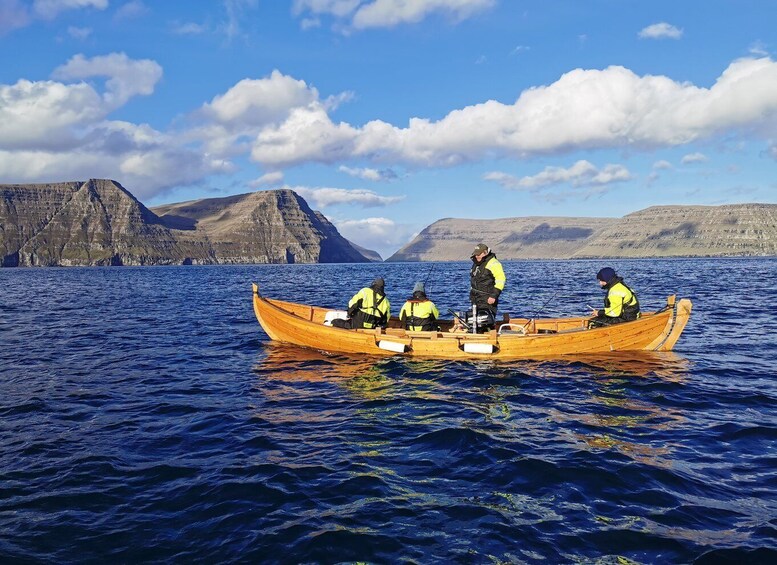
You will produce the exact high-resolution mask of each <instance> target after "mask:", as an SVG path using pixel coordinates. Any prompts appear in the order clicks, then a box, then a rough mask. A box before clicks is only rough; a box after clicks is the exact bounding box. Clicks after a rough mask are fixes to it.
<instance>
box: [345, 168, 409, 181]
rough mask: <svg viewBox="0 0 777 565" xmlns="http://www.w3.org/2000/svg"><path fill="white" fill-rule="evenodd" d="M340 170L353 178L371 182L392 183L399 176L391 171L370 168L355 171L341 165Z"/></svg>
mask: <svg viewBox="0 0 777 565" xmlns="http://www.w3.org/2000/svg"><path fill="white" fill-rule="evenodd" d="M338 170H339V171H340V172H343V173H345V174H347V175H350V176H352V177H357V178H360V179H364V180H371V181H374V182H380V181H391V180H395V179H396V178H397V174H396V173H395V172H394V171H392V170H391V169H383V170H378V169H370V168H361V169H358V168H357V169H354V168H351V167H346V166H345V165H341V166H340V167H338Z"/></svg>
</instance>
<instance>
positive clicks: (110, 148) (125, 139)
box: [0, 122, 231, 199]
mask: <svg viewBox="0 0 777 565" xmlns="http://www.w3.org/2000/svg"><path fill="white" fill-rule="evenodd" d="M0 171H2V172H3V177H4V178H13V179H19V182H49V181H51V179H63V178H66V179H73V180H86V179H88V178H112V179H116V180H118V181H119V182H121V183H122V184H123V185H125V186H126V187H128V188H129V189H130V190H131V191H132V193H133V194H134V195H135V196H137V197H138V198H140V199H143V198H145V197H150V196H152V195H154V194H156V193H158V192H161V191H163V190H165V189H168V188H172V187H175V186H181V185H186V184H191V183H193V182H197V181H199V180H201V179H202V178H203V177H205V176H207V175H209V174H216V173H225V172H230V171H231V167H230V165H229V164H228V163H225V162H219V161H214V160H209V159H207V158H205V157H203V155H202V154H200V153H199V152H196V151H191V150H188V149H186V148H182V147H179V146H177V145H176V144H175V142H174V140H172V139H170V138H169V137H168V136H166V135H164V134H161V133H160V132H157V131H155V130H153V129H152V128H150V127H148V126H135V125H133V124H127V123H125V122H103V123H102V125H101V126H100V127H95V128H93V129H92V130H91V131H90V132H89V135H88V139H82V140H80V145H78V146H75V147H71V148H69V149H68V150H67V151H54V150H46V149H30V150H15V151H5V150H2V149H0Z"/></svg>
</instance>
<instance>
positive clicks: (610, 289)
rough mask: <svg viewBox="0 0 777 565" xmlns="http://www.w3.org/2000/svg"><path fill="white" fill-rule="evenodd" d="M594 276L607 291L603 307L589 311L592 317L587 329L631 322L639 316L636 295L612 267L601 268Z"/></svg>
mask: <svg viewBox="0 0 777 565" xmlns="http://www.w3.org/2000/svg"><path fill="white" fill-rule="evenodd" d="M596 278H597V279H599V286H601V287H602V289H603V290H605V291H607V296H606V297H605V298H604V308H603V309H601V310H593V311H592V312H591V313H592V314H593V315H594V317H593V318H591V319H590V320H588V327H589V329H590V328H598V327H601V326H609V325H612V324H619V323H621V322H631V321H632V320H636V319H637V318H639V316H640V313H639V300H637V295H636V294H635V293H634V291H633V290H631V289H630V288H629V287H628V286H626V284H625V283H624V282H623V279H622V278H621V277H619V276H618V275H616V274H615V271H614V270H613V269H612V268H610V267H605V268H603V269H601V270H600V271H599V272H598V273H596Z"/></svg>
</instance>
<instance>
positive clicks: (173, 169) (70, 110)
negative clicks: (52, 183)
mask: <svg viewBox="0 0 777 565" xmlns="http://www.w3.org/2000/svg"><path fill="white" fill-rule="evenodd" d="M54 74H55V75H56V76H58V77H60V78H61V79H62V80H68V79H81V78H89V77H93V76H107V77H108V80H107V81H106V83H105V92H103V93H101V92H100V91H98V90H97V89H96V88H95V87H94V86H92V85H90V84H87V83H86V82H77V83H74V84H66V83H64V82H56V81H53V80H49V81H38V82H32V81H28V80H20V81H18V82H17V83H16V84H13V85H2V84H0V172H1V174H0V176H2V177H3V178H4V179H9V180H11V181H12V182H42V181H49V180H51V179H52V178H53V179H62V178H71V179H88V178H94V177H105V178H116V180H119V181H120V182H122V183H124V184H126V186H128V187H131V189H132V192H133V193H134V194H136V195H137V196H139V197H144V196H150V195H153V194H154V193H156V192H159V191H161V190H164V189H166V188H170V187H173V186H179V185H182V184H190V183H192V182H197V181H199V180H201V179H202V178H203V177H205V176H207V175H209V174H214V173H223V172H227V171H230V170H232V168H233V166H232V165H231V164H230V163H228V162H225V161H223V160H220V159H218V158H214V157H211V156H208V155H207V154H205V153H203V152H201V151H200V150H198V149H196V148H189V147H187V146H186V145H185V144H184V143H182V142H181V140H179V139H178V138H177V137H175V136H170V135H168V134H164V133H161V132H159V131H156V130H154V129H153V128H151V127H150V126H148V125H136V124H131V123H127V122H120V121H109V120H108V119H107V118H108V116H109V114H110V113H111V112H112V111H114V110H115V109H116V108H118V107H120V106H121V105H123V104H124V103H126V101H127V100H129V99H130V98H131V97H133V96H136V95H139V94H150V93H151V92H152V91H153V88H154V86H155V84H156V82H157V81H158V80H159V78H160V77H161V74H162V69H161V67H160V66H159V65H157V64H156V63H155V62H153V61H148V60H143V61H135V60H131V59H129V58H128V57H127V56H126V55H124V54H111V55H108V56H105V57H95V58H93V59H86V58H84V57H83V56H82V55H78V56H76V57H73V58H72V59H71V60H70V61H69V62H68V63H67V64H65V65H63V66H62V67H60V68H59V69H57V70H56V71H55V73H54ZM117 177H118V178H117Z"/></svg>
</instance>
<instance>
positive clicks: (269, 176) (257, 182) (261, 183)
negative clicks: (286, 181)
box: [248, 171, 283, 188]
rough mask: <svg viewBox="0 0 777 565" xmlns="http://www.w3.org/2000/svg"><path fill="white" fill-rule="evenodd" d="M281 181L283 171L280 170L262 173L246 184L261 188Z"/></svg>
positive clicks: (275, 184)
mask: <svg viewBox="0 0 777 565" xmlns="http://www.w3.org/2000/svg"><path fill="white" fill-rule="evenodd" d="M281 183H283V173H282V172H280V171H273V172H271V173H266V174H264V175H262V176H261V177H259V178H258V179H254V180H252V181H251V182H249V183H248V186H249V187H251V188H262V187H267V186H277V185H279V184H281Z"/></svg>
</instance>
